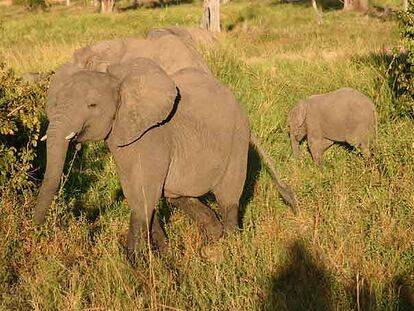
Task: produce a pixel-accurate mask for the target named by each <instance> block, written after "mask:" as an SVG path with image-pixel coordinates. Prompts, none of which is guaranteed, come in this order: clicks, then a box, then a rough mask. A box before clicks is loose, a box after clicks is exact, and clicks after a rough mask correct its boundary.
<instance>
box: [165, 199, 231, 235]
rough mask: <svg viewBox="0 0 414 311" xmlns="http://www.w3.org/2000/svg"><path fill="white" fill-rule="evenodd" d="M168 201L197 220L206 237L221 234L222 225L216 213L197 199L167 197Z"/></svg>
mask: <svg viewBox="0 0 414 311" xmlns="http://www.w3.org/2000/svg"><path fill="white" fill-rule="evenodd" d="M169 202H170V203H171V204H172V205H173V206H176V207H178V208H179V209H180V210H182V211H183V212H184V213H185V214H187V215H188V216H189V217H190V218H191V219H192V220H194V221H195V222H197V223H198V225H199V226H200V228H201V229H202V231H203V232H204V233H205V234H206V236H207V238H208V239H210V240H216V239H219V238H220V237H221V236H222V235H223V226H222V225H221V223H220V221H219V220H218V218H217V216H216V214H215V213H214V212H213V211H212V209H211V208H210V207H208V206H207V205H205V204H203V203H202V202H201V201H200V200H199V199H197V198H186V197H182V198H178V199H169Z"/></svg>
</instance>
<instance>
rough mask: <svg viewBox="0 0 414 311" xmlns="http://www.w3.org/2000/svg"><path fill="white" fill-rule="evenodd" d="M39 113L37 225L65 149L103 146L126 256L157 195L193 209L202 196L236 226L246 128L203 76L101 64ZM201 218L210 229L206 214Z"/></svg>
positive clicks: (233, 104) (219, 88) (227, 97)
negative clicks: (117, 189)
mask: <svg viewBox="0 0 414 311" xmlns="http://www.w3.org/2000/svg"><path fill="white" fill-rule="evenodd" d="M52 84H53V81H52ZM47 113H48V117H49V121H50V123H49V128H48V131H47V135H48V142H47V157H48V158H47V168H46V173H45V177H44V180H43V183H42V186H41V189H40V192H39V196H38V201H37V205H36V209H35V221H36V222H37V223H43V221H44V219H45V215H46V211H47V209H48V207H49V206H50V204H51V201H52V199H53V196H54V193H55V192H56V190H57V187H58V185H59V182H60V177H61V175H62V170H63V166H64V162H65V155H66V152H67V148H68V144H69V142H70V141H74V142H83V141H86V140H102V139H103V140H105V141H106V142H107V144H108V146H109V149H110V151H111V153H112V154H113V156H114V159H115V163H116V166H117V171H118V175H119V177H120V180H121V185H122V189H123V191H124V194H125V197H126V199H127V201H128V205H129V207H130V208H131V221H130V228H129V233H128V249H129V252H130V253H132V252H133V251H134V249H135V245H136V242H137V238H138V236H140V234H139V233H140V232H145V230H146V229H149V228H147V224H150V225H151V223H152V222H151V221H152V215H153V211H154V209H155V207H156V205H157V202H158V200H159V198H160V197H161V196H162V195H164V196H165V197H167V198H168V199H170V200H172V201H174V200H178V201H181V203H183V201H184V203H189V202H190V201H191V202H190V203H191V205H193V206H194V205H195V208H197V206H198V208H199V209H200V204H202V203H201V202H200V201H198V200H197V199H193V198H197V197H199V196H201V195H203V194H205V193H208V192H212V193H214V194H215V197H216V199H217V202H218V205H219V207H220V209H221V214H222V216H223V226H224V228H225V229H227V230H231V229H233V228H235V227H236V226H237V213H238V204H239V199H240V196H241V193H242V190H243V186H244V181H245V176H246V169H247V151H248V146H249V139H250V130H249V125H248V120H247V116H246V115H245V113H244V112H243V110H242V108H241V107H240V105H239V104H238V103H237V101H236V100H235V98H234V96H233V95H232V93H231V92H230V91H229V90H228V89H227V88H226V87H224V86H223V85H222V84H221V83H220V82H218V81H217V80H216V79H214V78H213V77H212V76H211V75H209V74H206V73H204V72H200V71H199V70H195V69H183V70H181V71H179V72H177V73H176V74H174V75H173V76H171V77H169V76H168V75H167V74H166V73H165V71H163V70H162V69H161V68H160V67H159V66H158V65H156V64H155V63H154V62H152V61H150V60H148V59H143V58H138V59H135V60H134V61H132V62H129V63H125V64H122V65H113V66H110V67H109V68H108V73H100V72H93V71H88V70H79V72H77V73H75V74H74V75H72V77H71V78H70V79H69V81H67V82H66V84H65V85H64V86H62V87H61V88H59V89H58V90H57V92H55V93H54V95H53V96H50V97H49V98H48V107H47ZM286 187H287V188H286V189H287V190H288V191H290V193H291V194H292V195H293V192H291V190H290V188H289V187H288V186H286ZM292 200H294V197H292ZM194 203H195V204H194ZM291 203H292V202H291ZM293 203H294V202H293ZM201 209H203V208H201ZM203 210H204V211H206V210H208V209H203ZM206 217H207V218H208V219H207V220H206V223H207V225H209V228H210V229H213V230H214V229H216V228H217V219H216V218H215V215H214V213H212V212H210V213H208V214H207V215H206ZM158 225H159V224H158V223H157V222H155V223H153V224H152V226H153V227H154V226H158ZM157 234H158V236H155V237H154V236H153V239H154V240H155V243H156V244H161V243H162V240H164V236H163V235H162V230H157ZM160 241H161V242H160Z"/></svg>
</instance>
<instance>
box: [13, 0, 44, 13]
mask: <svg viewBox="0 0 414 311" xmlns="http://www.w3.org/2000/svg"><path fill="white" fill-rule="evenodd" d="M14 3H15V4H17V5H23V6H25V7H26V8H27V9H28V10H29V11H33V10H37V9H42V10H45V9H46V8H47V7H48V2H47V1H46V0H15V1H14Z"/></svg>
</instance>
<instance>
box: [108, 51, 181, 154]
mask: <svg viewBox="0 0 414 311" xmlns="http://www.w3.org/2000/svg"><path fill="white" fill-rule="evenodd" d="M108 73H109V74H110V75H112V76H113V77H115V78H116V79H118V80H119V81H120V87H119V104H118V111H117V114H116V117H115V121H114V124H113V127H112V132H111V136H112V137H113V139H114V141H115V144H116V145H117V146H125V145H128V144H131V143H132V142H134V141H135V140H137V139H139V138H140V137H141V136H142V135H143V134H144V133H145V132H146V131H147V130H149V129H150V128H151V127H153V126H156V125H158V124H160V123H162V122H163V121H164V120H166V119H167V117H168V116H169V114H170V113H172V110H173V108H174V102H175V99H176V96H177V88H176V86H175V84H174V82H173V81H172V80H171V79H170V78H169V77H168V76H167V74H166V73H165V72H164V70H162V69H161V68H160V67H159V66H158V65H157V64H155V63H154V62H153V61H151V60H149V59H145V58H137V59H134V60H133V61H131V62H127V63H123V64H116V65H111V66H109V67H108Z"/></svg>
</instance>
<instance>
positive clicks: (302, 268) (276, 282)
mask: <svg viewBox="0 0 414 311" xmlns="http://www.w3.org/2000/svg"><path fill="white" fill-rule="evenodd" d="M287 253H288V259H287V262H286V263H285V265H284V268H282V269H281V270H280V271H278V272H277V273H276V274H274V275H273V277H272V279H271V284H272V285H271V290H270V292H269V293H268V295H267V296H266V297H267V300H266V301H264V304H263V306H262V310H269V311H270V310H289V311H290V310H297V311H302V310H303V311H305V310H315V311H316V310H326V311H330V310H337V309H338V306H339V304H338V302H337V301H335V295H334V290H335V292H338V289H339V288H343V289H344V291H343V292H342V293H343V295H346V297H347V300H348V301H349V305H348V307H349V308H350V310H367V311H371V310H372V311H373V310H383V309H384V307H385V309H387V310H391V309H392V310H407V311H408V310H414V273H407V274H406V275H403V276H395V277H394V278H393V279H392V280H391V281H390V282H389V283H388V284H385V286H384V289H383V291H382V293H381V297H377V295H376V291H375V289H374V288H373V287H372V286H371V285H370V282H369V281H367V280H366V279H364V278H363V277H362V276H359V277H358V278H355V279H354V281H353V282H352V283H351V284H347V285H345V284H342V285H341V283H338V282H337V281H335V280H334V279H333V276H332V275H331V274H330V273H329V272H328V271H327V270H326V268H325V267H324V266H323V264H322V261H320V260H318V259H317V258H315V257H313V256H312V254H310V253H309V252H308V250H307V249H306V247H305V244H304V242H303V241H301V240H297V241H295V242H293V243H292V244H291V246H290V247H289V248H288V250H287ZM335 284H336V285H335ZM334 287H335V289H334ZM345 307H346V306H342V308H345Z"/></svg>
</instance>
